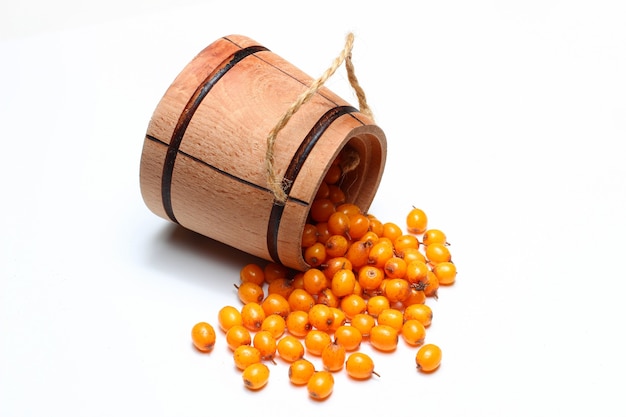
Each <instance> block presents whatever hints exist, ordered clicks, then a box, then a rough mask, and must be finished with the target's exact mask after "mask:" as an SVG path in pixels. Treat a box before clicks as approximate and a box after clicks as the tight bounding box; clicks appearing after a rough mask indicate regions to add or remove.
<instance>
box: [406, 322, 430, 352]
mask: <svg viewBox="0 0 626 417" xmlns="http://www.w3.org/2000/svg"><path fill="white" fill-rule="evenodd" d="M400 335H401V336H402V338H403V339H404V341H405V342H406V343H407V344H409V345H411V346H421V345H422V344H423V343H424V339H425V338H426V328H425V327H424V325H423V324H422V322H421V321H419V320H416V319H411V320H407V321H405V322H404V324H403V325H402V330H401V331H400Z"/></svg>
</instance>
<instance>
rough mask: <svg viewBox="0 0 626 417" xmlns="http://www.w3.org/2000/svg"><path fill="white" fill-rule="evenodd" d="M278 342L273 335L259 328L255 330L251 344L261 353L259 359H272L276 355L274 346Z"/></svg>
mask: <svg viewBox="0 0 626 417" xmlns="http://www.w3.org/2000/svg"><path fill="white" fill-rule="evenodd" d="M277 344H278V342H277V341H276V338H275V337H274V335H273V334H272V333H271V332H269V331H267V330H261V331H258V332H256V334H255V335H254V337H253V338H252V346H254V347H255V348H257V349H258V350H259V352H260V353H261V359H265V360H273V359H274V356H275V355H276V346H277Z"/></svg>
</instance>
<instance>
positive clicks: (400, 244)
mask: <svg viewBox="0 0 626 417" xmlns="http://www.w3.org/2000/svg"><path fill="white" fill-rule="evenodd" d="M419 245H420V243H419V241H418V240H417V238H416V237H415V236H414V235H401V236H398V237H397V238H396V240H394V241H393V247H394V249H395V250H396V253H398V254H402V253H404V251H405V250H407V249H418V248H419Z"/></svg>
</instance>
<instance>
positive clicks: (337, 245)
mask: <svg viewBox="0 0 626 417" xmlns="http://www.w3.org/2000/svg"><path fill="white" fill-rule="evenodd" d="M349 247H350V242H349V241H348V239H346V238H345V237H344V236H342V235H332V236H331V237H329V238H328V240H327V241H326V257H327V258H336V257H338V256H344V255H345V254H346V252H348V248H349Z"/></svg>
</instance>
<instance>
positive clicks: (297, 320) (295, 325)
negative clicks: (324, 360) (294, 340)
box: [285, 310, 311, 337]
mask: <svg viewBox="0 0 626 417" xmlns="http://www.w3.org/2000/svg"><path fill="white" fill-rule="evenodd" d="M285 322H286V324H287V330H288V331H289V333H291V334H292V335H294V336H296V337H304V336H306V334H307V333H308V332H309V330H311V323H310V322H309V313H307V312H306V311H302V310H295V311H292V312H291V313H289V315H288V316H287V319H286V321H285Z"/></svg>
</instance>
